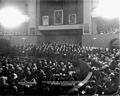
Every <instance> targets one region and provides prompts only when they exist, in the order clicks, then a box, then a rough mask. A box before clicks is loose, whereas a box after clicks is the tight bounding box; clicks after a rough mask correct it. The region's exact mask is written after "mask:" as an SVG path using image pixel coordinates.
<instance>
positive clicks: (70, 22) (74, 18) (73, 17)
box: [69, 14, 76, 24]
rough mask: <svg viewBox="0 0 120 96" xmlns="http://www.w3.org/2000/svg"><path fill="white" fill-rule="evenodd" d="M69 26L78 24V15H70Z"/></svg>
mask: <svg viewBox="0 0 120 96" xmlns="http://www.w3.org/2000/svg"><path fill="white" fill-rule="evenodd" d="M69 24H76V14H69Z"/></svg>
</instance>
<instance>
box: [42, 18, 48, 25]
mask: <svg viewBox="0 0 120 96" xmlns="http://www.w3.org/2000/svg"><path fill="white" fill-rule="evenodd" d="M42 20H43V25H49V16H43V17H42Z"/></svg>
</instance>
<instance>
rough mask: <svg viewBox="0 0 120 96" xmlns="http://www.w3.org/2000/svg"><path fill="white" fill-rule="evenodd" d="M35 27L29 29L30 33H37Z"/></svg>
mask: <svg viewBox="0 0 120 96" xmlns="http://www.w3.org/2000/svg"><path fill="white" fill-rule="evenodd" d="M35 33H36V32H35V28H34V27H31V28H30V29H29V35H35Z"/></svg>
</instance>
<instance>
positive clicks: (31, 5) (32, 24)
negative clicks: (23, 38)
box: [28, 0, 36, 35]
mask: <svg viewBox="0 0 120 96" xmlns="http://www.w3.org/2000/svg"><path fill="white" fill-rule="evenodd" d="M28 15H29V18H30V19H29V25H28V34H29V35H35V34H36V0H28Z"/></svg>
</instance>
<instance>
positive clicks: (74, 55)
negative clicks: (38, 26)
mask: <svg viewBox="0 0 120 96" xmlns="http://www.w3.org/2000/svg"><path fill="white" fill-rule="evenodd" d="M11 54H12V55H10V56H1V57H0V80H1V81H0V90H2V91H0V94H15V95H16V94H25V95H26V94H27V95H28V94H41V95H48V94H49V95H50V94H51V95H53V94H54V95H59V94H62V93H63V94H68V93H67V91H68V90H69V89H70V88H72V87H74V86H75V85H76V84H78V83H75V84H73V85H71V86H61V85H59V84H57V85H56V84H53V82H52V84H53V85H52V84H50V83H49V82H48V81H50V82H51V81H54V83H55V82H57V81H63V82H65V81H69V82H70V81H71V82H72V81H82V80H84V79H85V77H86V76H87V74H88V73H89V72H92V76H91V77H90V79H89V80H88V81H87V83H85V84H84V85H83V86H81V87H80V88H78V89H77V90H74V92H72V93H70V94H83V95H84V94H92V95H93V94H114V93H116V92H117V91H118V85H119V82H118V81H119V72H120V69H119V67H120V61H119V57H120V50H119V49H112V50H110V49H108V48H96V47H81V46H80V45H79V44H68V43H59V42H52V43H42V44H41V45H39V46H38V45H33V44H30V45H24V46H15V47H14V48H12V49H11ZM34 57H35V58H34ZM28 82H31V83H30V84H28Z"/></svg>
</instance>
